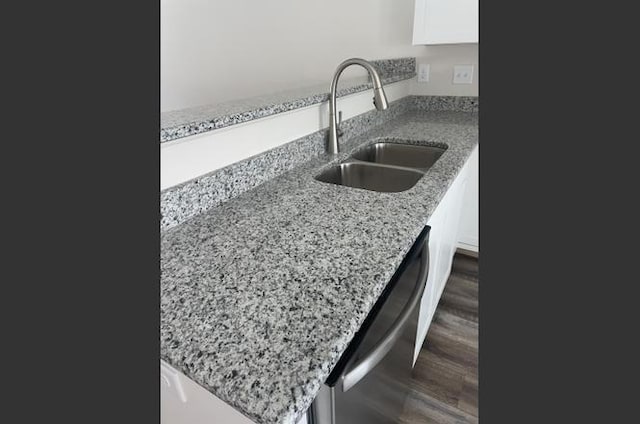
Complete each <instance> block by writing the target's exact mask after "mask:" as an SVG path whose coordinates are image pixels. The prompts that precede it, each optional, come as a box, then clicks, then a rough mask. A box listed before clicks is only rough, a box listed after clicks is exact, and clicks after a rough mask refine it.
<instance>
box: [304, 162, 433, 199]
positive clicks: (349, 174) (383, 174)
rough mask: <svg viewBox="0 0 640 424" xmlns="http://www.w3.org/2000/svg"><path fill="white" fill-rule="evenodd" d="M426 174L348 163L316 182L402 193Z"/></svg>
mask: <svg viewBox="0 0 640 424" xmlns="http://www.w3.org/2000/svg"><path fill="white" fill-rule="evenodd" d="M423 175H424V174H423V173H422V172H419V171H414V170H412V169H401V168H394V167H388V166H379V165H375V164H369V163H358V162H346V163H341V164H339V165H336V166H333V167H331V168H329V169H327V170H325V171H324V172H323V173H322V174H320V175H318V176H317V177H316V180H318V181H322V182H325V183H331V184H338V185H343V186H348V187H353V188H362V189H365V190H371V191H380V192H392V193H393V192H400V191H405V190H408V189H410V188H411V187H413V186H414V185H415V184H416V183H417V182H418V180H419V179H420V178H422V176H423Z"/></svg>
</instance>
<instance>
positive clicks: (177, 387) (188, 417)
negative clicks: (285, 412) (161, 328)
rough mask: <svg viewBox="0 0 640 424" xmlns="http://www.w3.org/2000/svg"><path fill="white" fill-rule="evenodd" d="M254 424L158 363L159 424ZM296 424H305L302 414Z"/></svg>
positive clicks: (165, 365) (178, 372)
mask: <svg viewBox="0 0 640 424" xmlns="http://www.w3.org/2000/svg"><path fill="white" fill-rule="evenodd" d="M212 423H224V424H256V423H255V422H254V421H253V420H250V419H249V418H247V417H245V416H244V415H242V414H241V413H240V412H238V411H236V410H235V409H234V408H233V407H231V406H230V405H229V404H227V403H226V402H224V401H223V400H222V399H220V398H218V397H217V396H214V395H213V394H212V393H211V392H209V391H208V390H206V389H205V388H203V387H202V386H200V385H199V384H197V383H196V382H195V381H193V380H191V379H190V378H189V377H187V376H186V375H184V374H183V373H181V372H180V371H178V370H176V369H175V368H173V367H172V366H170V365H169V364H167V363H166V362H164V361H163V360H160V424H212ZM296 424H308V420H307V415H306V414H305V415H304V416H303V417H302V418H300V420H299V421H298V422H297V423H296Z"/></svg>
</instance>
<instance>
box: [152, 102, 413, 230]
mask: <svg viewBox="0 0 640 424" xmlns="http://www.w3.org/2000/svg"><path fill="white" fill-rule="evenodd" d="M413 103H414V102H413V100H412V99H411V97H410V96H407V97H404V98H402V99H400V100H398V101H395V102H392V103H390V105H389V109H387V110H385V111H382V112H379V111H377V110H372V111H369V112H366V113H363V114H362V115H358V116H356V117H354V118H351V119H347V120H345V121H343V122H342V123H341V124H340V129H342V131H343V132H344V136H343V137H344V138H345V139H348V138H351V137H353V136H355V135H358V134H361V133H363V132H365V131H366V130H368V129H371V127H373V126H376V125H381V124H383V123H384V122H387V121H389V120H390V119H393V118H395V117H397V116H398V115H400V114H402V113H405V112H406V111H407V110H409V109H410V108H412V107H413V106H414V105H413ZM326 140H327V130H326V129H323V130H320V131H316V132H314V133H312V134H309V135H307V136H304V137H301V138H299V139H297V140H294V141H292V142H290V143H287V144H284V145H282V146H278V147H276V148H274V149H271V150H269V151H267V152H265V153H261V154H259V155H257V156H254V157H251V158H248V159H245V160H242V161H240V162H236V163H234V164H231V165H229V166H226V167H224V168H222V169H219V170H215V171H213V172H211V173H209V174H206V175H203V176H201V177H198V178H196V179H194V180H190V181H187V182H185V183H183V184H180V185H178V186H175V187H171V188H169V189H167V190H163V191H162V192H161V193H160V229H161V231H165V230H166V229H168V228H171V227H173V226H175V225H178V224H180V223H182V222H184V221H186V220H187V219H189V218H191V217H193V216H195V215H198V214H200V213H202V212H204V211H206V210H207V209H209V208H212V207H214V206H216V205H218V204H220V203H222V202H225V201H227V200H229V199H231V198H233V197H236V196H238V195H240V194H242V193H244V192H245V191H247V190H250V189H252V188H253V187H256V186H258V185H259V184H261V183H263V182H265V181H267V180H270V179H271V178H274V177H276V176H278V175H280V174H282V173H284V172H286V171H288V170H289V169H292V168H293V167H295V166H298V165H300V164H301V163H303V162H306V161H308V160H310V159H312V158H314V157H317V156H319V155H321V154H322V153H323V152H324V151H325V149H326Z"/></svg>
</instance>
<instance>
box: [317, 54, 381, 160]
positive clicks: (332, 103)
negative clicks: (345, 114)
mask: <svg viewBox="0 0 640 424" xmlns="http://www.w3.org/2000/svg"><path fill="white" fill-rule="evenodd" d="M350 65H360V66H362V67H363V68H364V69H366V70H367V72H369V76H371V80H372V81H373V105H374V106H375V107H376V109H378V110H385V109H386V108H388V107H389V103H388V102H387V96H386V95H385V94H384V90H383V89H382V82H381V81H380V76H379V75H378V72H377V71H376V69H375V68H374V67H373V66H372V65H371V63H369V62H367V61H366V60H364V59H358V58H353V59H347V60H345V61H344V62H342V63H341V64H340V65H338V68H337V69H336V73H335V74H334V75H333V81H331V97H330V99H329V145H328V147H327V152H328V153H330V154H332V155H335V154H337V153H338V137H340V136H341V135H342V131H340V129H339V128H338V120H337V116H336V92H337V91H338V78H340V74H342V71H344V70H345V68H346V67H348V66H350ZM340 118H341V119H340V121H342V116H341V117H340Z"/></svg>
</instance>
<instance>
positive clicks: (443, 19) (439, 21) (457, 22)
mask: <svg viewBox="0 0 640 424" xmlns="http://www.w3.org/2000/svg"><path fill="white" fill-rule="evenodd" d="M414 13H415V16H414V23H413V44H414V45H417V44H454V43H477V42H478V17H479V13H478V0H416V5H415V9H414Z"/></svg>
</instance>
